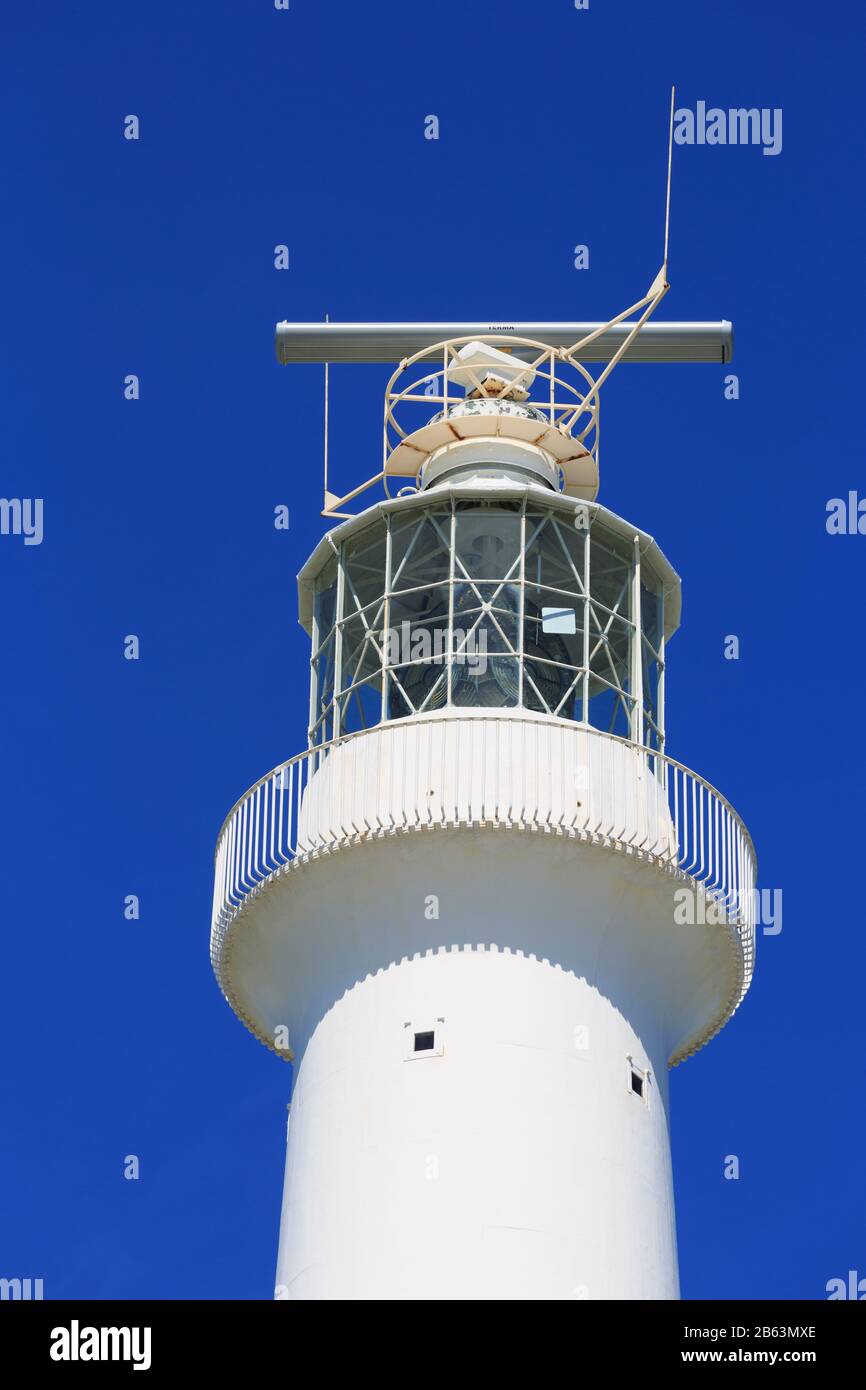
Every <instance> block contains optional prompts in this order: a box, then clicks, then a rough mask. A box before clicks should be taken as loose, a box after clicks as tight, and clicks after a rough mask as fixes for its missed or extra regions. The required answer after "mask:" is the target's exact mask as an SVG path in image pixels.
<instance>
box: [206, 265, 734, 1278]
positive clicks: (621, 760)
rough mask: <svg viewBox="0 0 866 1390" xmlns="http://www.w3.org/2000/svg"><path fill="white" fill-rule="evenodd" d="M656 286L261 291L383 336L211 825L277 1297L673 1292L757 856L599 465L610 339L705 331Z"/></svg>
mask: <svg viewBox="0 0 866 1390" xmlns="http://www.w3.org/2000/svg"><path fill="white" fill-rule="evenodd" d="M666 288H667V283H666V277H665V276H664V274H662V275H661V276H660V278H658V279H657V281H656V282H654V285H653V287H652V288H651V289H650V291H649V292H648V294H647V296H646V297H645V298H644V299H643V300H642V301H640V302H639V303H638V304H637V305H636V306H632V308H631V310H628V311H626V313H625V314H621V315H618V316H617V317H616V318H615V319H612V320H610V321H609V322H608V323H606V324H563V323H557V324H549V323H548V324H545V323H538V324H508V323H499V322H497V323H495V324H483V323H471V324H336V323H326V324H280V325H278V327H277V353H278V357H279V358H280V360H281V361H283V362H286V363H291V362H311V361H317V362H324V363H329V362H334V361H344V362H359V361H373V362H383V363H384V362H390V363H391V364H392V365H394V364H396V370H395V371H394V372H393V375H391V376H390V378H389V379H388V380H387V384H386V385H385V392H384V412H383V424H384V428H383V452H382V460H381V469H380V470H379V471H378V472H376V473H375V475H374V476H373V477H372V478H371V479H370V480H369V481H368V482H367V483H363V484H361V485H360V486H356V487H354V488H353V489H352V490H351V491H350V492H349V493H347V494H346V495H345V496H342V497H341V496H338V495H337V494H336V493H335V492H333V491H332V490H331V484H330V482H329V481H327V480H326V485H325V493H324V508H323V514H324V517H325V520H326V524H327V527H328V529H327V530H326V533H325V534H324V535H323V536H322V538H321V539H320V540H319V542H318V544H317V545H316V547H315V549H314V550H313V552H312V554H311V556H310V558H309V560H308V561H307V563H306V564H305V565H304V568H303V569H302V571H301V573H300V576H299V580H298V591H299V616H300V621H301V624H302V625H303V628H304V630H305V632H306V633H307V634H308V637H309V642H310V703H309V721H308V729H307V747H306V749H305V750H304V751H301V752H299V753H298V754H297V756H295V757H293V758H291V759H290V760H289V761H288V762H286V763H284V764H282V765H280V766H278V767H276V768H274V769H273V770H272V771H270V772H268V773H267V774H266V775H265V776H263V777H262V778H261V779H260V781H259V782H257V783H256V785H255V786H254V787H252V788H251V789H250V790H249V791H247V792H246V793H245V794H244V795H243V796H242V797H241V799H240V800H239V801H238V802H237V804H236V805H235V807H234V808H233V809H232V811H231V812H230V814H229V816H228V817H227V819H226V821H225V824H224V825H223V828H222V830H221V832H220V835H219V839H218V844H217V850H216V860H215V887H214V905H213V921H212V933H211V958H212V962H213V966H214V970H215V972H216V976H217V980H218V982H219V985H220V987H221V989H222V991H223V993H224V995H225V997H226V999H227V1000H228V1002H229V1003H230V1005H231V1006H232V1008H233V1009H234V1010H235V1012H236V1013H237V1015H238V1016H239V1018H240V1019H241V1020H242V1022H243V1023H244V1024H245V1025H246V1027H247V1028H248V1029H249V1030H250V1031H251V1032H252V1033H253V1034H254V1035H255V1036H256V1037H257V1038H258V1039H259V1040H260V1041H261V1042H262V1043H264V1044H265V1046H266V1047H267V1048H269V1049H270V1050H271V1051H272V1052H274V1053H275V1054H276V1055H277V1056H278V1057H281V1058H283V1059H284V1060H290V1061H292V1062H293V1077H294V1085H293V1093H292V1097H291V1105H290V1118H289V1124H288V1131H287V1150H286V1165H285V1183H284V1191H283V1200H282V1214H281V1224H280V1236H279V1254H278V1262H277V1273H276V1297H277V1298H287V1299H289V1298H290V1299H389V1300H390V1299H472V1300H474V1299H555V1300H559V1299H591V1300H596V1299H597V1300H609V1299H676V1298H678V1297H679V1283H678V1273H677V1253H676V1227H675V1215H674V1196H673V1177H672V1169H671V1152H670V1137H669V1128H670V1127H669V1119H670V1086H669V1076H670V1071H671V1068H672V1067H675V1066H676V1065H677V1064H679V1063H681V1062H683V1061H685V1060H686V1059H687V1058H690V1057H691V1056H692V1055H693V1054H694V1053H695V1052H697V1051H698V1050H699V1049H700V1048H702V1047H703V1046H704V1045H705V1044H706V1043H708V1042H709V1041H710V1040H711V1039H712V1038H713V1037H714V1036H715V1034H716V1033H718V1031H719V1030H720V1029H721V1028H722V1027H723V1026H724V1024H725V1023H726V1022H727V1021H728V1020H729V1019H730V1018H731V1016H732V1014H733V1013H734V1011H735V1010H736V1009H737V1007H738V1005H739V1003H740V1001H741V1000H742V998H743V996H744V994H745V992H746V990H747V988H748V985H749V981H750V978H751V973H752V966H753V959H754V935H755V933H754V915H755V914H754V895H755V893H754V890H755V856H754V850H753V847H752V842H751V839H750V837H749V834H748V832H747V830H746V828H745V826H744V824H743V821H742V820H741V818H740V816H739V814H738V813H737V811H736V810H735V809H734V808H733V807H732V806H731V805H730V804H729V802H728V801H727V800H726V799H725V797H724V796H723V795H722V794H721V793H720V792H719V791H717V790H716V789H715V788H714V787H712V786H710V785H709V783H708V782H707V781H706V780H705V779H704V778H703V777H701V775H700V773H699V772H693V771H690V770H689V769H688V768H687V767H686V766H685V765H684V764H683V763H682V762H680V761H678V760H677V758H676V757H674V756H672V754H671V753H670V751H669V744H668V731H667V729H666V720H665V686H666V682H667V678H668V675H667V673H668V665H669V657H668V653H669V645H670V643H671V640H672V639H673V638H674V636H675V634H676V631H677V627H678V625H679V621H680V579H679V576H678V575H677V573H676V570H675V569H674V567H673V563H672V560H671V559H669V558H668V556H667V555H666V553H665V551H664V550H663V549H662V548H661V546H660V545H659V544H658V543H657V542H656V540H654V539H653V537H652V536H650V535H648V534H647V533H646V532H645V531H644V530H643V529H642V528H641V527H640V525H639V524H637V523H636V522H635V521H634V520H632V519H631V518H624V517H621V516H618V515H616V514H614V513H613V512H611V511H609V510H607V509H606V508H605V507H604V506H603V505H602V504H601V503H600V502H599V501H598V500H597V496H598V490H599V424H600V413H599V409H600V398H601V392H600V387H601V385H602V384H603V381H604V380H605V379H606V377H607V375H608V374H609V371H610V370H611V369H612V367H613V366H615V365H616V364H617V363H618V362H620V361H626V362H636V363H640V362H642V361H666V362H671V363H675V362H681V361H704V362H724V361H727V360H728V359H729V357H730V353H731V338H732V335H731V326H730V324H727V323H700V324H686V323H661V324H660V323H650V322H649V317H650V314H651V313H652V311H653V310H654V309H655V307H656V304H657V303H658V302H659V300H660V298H661V297H662V295H663V294H664V292H665V290H666ZM629 315H631V316H630V317H629ZM590 363H599V364H603V365H602V366H601V368H600V370H599V371H598V374H597V375H595V376H594V375H593V373H592V370H591V368H590V366H589V365H588V364H590ZM634 370H637V371H639V370H640V367H639V366H638V367H635V368H634ZM326 371H327V368H326ZM373 447H374V445H373V441H366V440H362V439H359V440H358V441H357V449H358V455H359V456H362V455H366V456H368V457H369V455H370V453H371V451H372V448H373ZM340 466H341V467H342V468H343V469H344V471H345V469H346V466H347V465H346V461H340ZM621 466H626V467H627V460H626V461H621ZM373 489H376V495H375V497H374V498H373V499H372V500H371V499H370V497H369V492H371V491H372V490H373ZM365 493H366V494H367V495H366V496H365ZM365 503H366V505H365ZM359 504H360V509H359ZM672 558H673V560H675V558H676V557H675V556H674V557H672ZM671 670H672V673H673V670H674V668H673V667H671ZM672 732H674V731H672Z"/></svg>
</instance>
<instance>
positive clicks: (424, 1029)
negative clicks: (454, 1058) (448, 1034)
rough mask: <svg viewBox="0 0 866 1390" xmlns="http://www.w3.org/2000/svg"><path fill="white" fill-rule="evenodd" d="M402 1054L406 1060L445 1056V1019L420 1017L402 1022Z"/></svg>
mask: <svg viewBox="0 0 866 1390" xmlns="http://www.w3.org/2000/svg"><path fill="white" fill-rule="evenodd" d="M403 1056H404V1058H405V1060H406V1061H407V1062H411V1061H413V1060H416V1061H420V1060H421V1059H422V1058H424V1057H444V1056H445V1019H444V1018H430V1017H429V1015H428V1017H427V1018H421V1019H419V1020H418V1022H417V1023H416V1022H414V1020H413V1021H411V1022H408V1023H404V1024H403Z"/></svg>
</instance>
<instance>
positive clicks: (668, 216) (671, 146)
mask: <svg viewBox="0 0 866 1390" xmlns="http://www.w3.org/2000/svg"><path fill="white" fill-rule="evenodd" d="M676 91H677V89H676V87H671V123H670V128H669V130H668V186H667V193H666V195H665V254H664V260H663V262H662V265H663V268H664V276H665V280H667V278H668V239H669V237H670V228H671V171H672V169H673V161H674V98H675V97H676Z"/></svg>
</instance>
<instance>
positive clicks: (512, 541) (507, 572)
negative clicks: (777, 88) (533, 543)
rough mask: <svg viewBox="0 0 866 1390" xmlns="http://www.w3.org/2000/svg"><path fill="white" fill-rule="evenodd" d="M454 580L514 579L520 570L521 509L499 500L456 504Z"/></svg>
mask: <svg viewBox="0 0 866 1390" xmlns="http://www.w3.org/2000/svg"><path fill="white" fill-rule="evenodd" d="M454 549H455V565H454V574H455V577H456V578H457V579H460V578H461V577H462V578H465V577H467V576H468V577H469V578H471V579H482V580H484V579H488V580H489V579H506V578H511V579H514V580H516V579H517V578H518V576H519V573H520V511H519V509H518V507H517V505H516V504H515V506H514V507H510V508H509V507H504V506H503V505H502V503H497V504H495V505H489V506H484V505H483V504H482V505H479V504H478V503H468V502H467V503H460V502H459V503H458V504H457V513H456V518H455V542H454Z"/></svg>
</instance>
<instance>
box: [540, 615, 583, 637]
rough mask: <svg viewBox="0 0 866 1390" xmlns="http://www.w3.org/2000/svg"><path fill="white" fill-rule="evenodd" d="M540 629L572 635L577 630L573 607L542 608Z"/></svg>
mask: <svg viewBox="0 0 866 1390" xmlns="http://www.w3.org/2000/svg"><path fill="white" fill-rule="evenodd" d="M541 629H542V632H566V633H569V634H570V635H572V636H573V635H574V634H575V633H576V632H577V619H576V617H575V613H574V609H573V608H542V610H541Z"/></svg>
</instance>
